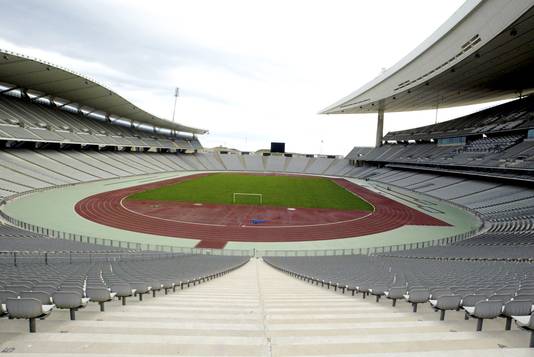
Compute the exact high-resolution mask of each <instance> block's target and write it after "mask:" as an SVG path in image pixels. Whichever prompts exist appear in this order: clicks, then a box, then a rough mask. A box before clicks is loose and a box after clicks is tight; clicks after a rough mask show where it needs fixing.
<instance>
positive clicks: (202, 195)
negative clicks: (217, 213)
mask: <svg viewBox="0 0 534 357" xmlns="http://www.w3.org/2000/svg"><path fill="white" fill-rule="evenodd" d="M234 192H242V193H261V194H262V195H263V205H264V206H278V207H294V208H333V209H343V210H364V211H372V210H373V207H372V206H371V205H370V204H369V203H367V202H366V201H364V200H362V199H361V198H359V197H358V196H355V195H354V194H352V193H350V192H348V191H347V190H345V189H344V188H342V187H341V186H339V185H337V184H336V183H335V182H333V181H332V180H330V179H327V178H322V177H299V176H260V175H243V174H230V173H220V174H212V175H208V176H202V177H199V178H197V179H192V180H189V181H184V182H181V183H177V184H173V185H169V186H163V187H160V188H157V189H153V190H148V191H144V192H139V193H136V194H133V195H132V196H130V197H128V199H129V200H156V201H177V202H193V203H215V204H233V193H234ZM236 203H238V204H259V198H258V197H255V196H239V197H237V199H236Z"/></svg>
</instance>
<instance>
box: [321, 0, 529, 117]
mask: <svg viewBox="0 0 534 357" xmlns="http://www.w3.org/2000/svg"><path fill="white" fill-rule="evenodd" d="M533 69H534V0H467V1H466V2H465V3H464V4H463V5H462V6H461V7H460V8H459V9H458V10H457V11H456V12H455V13H454V14H453V15H452V16H451V17H450V18H449V19H448V20H447V21H446V22H445V23H444V24H443V25H442V26H441V27H439V28H438V29H437V30H436V31H435V32H434V33H433V34H432V35H431V36H430V37H428V38H427V39H426V40H425V41H424V42H423V43H421V44H420V45H419V46H418V47H417V48H415V49H414V50H413V51H412V52H411V53H409V54H408V55H407V56H406V57H404V58H403V59H401V60H400V61H399V62H398V63H397V64H395V65H394V66H393V67H391V68H389V69H388V70H386V71H385V72H384V73H383V74H382V75H380V76H379V77H377V78H375V79H374V80H372V81H371V82H369V83H367V84H366V85H364V86H363V87H361V88H360V89H358V90H356V91H355V92H353V93H351V94H350V95H348V96H347V97H345V98H343V99H341V100H339V101H338V102H336V103H334V104H333V105H331V106H329V107H327V108H325V109H323V110H322V111H321V114H342V113H343V114H354V113H376V112H379V108H382V110H384V111H385V112H401V111H415V110H422V109H435V108H445V107H454V106H460V105H469V104H476V103H483V102H489V101H496V100H502V99H508V98H513V97H518V96H520V95H526V94H529V93H532V92H533V91H534V75H533Z"/></svg>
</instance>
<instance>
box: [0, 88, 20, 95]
mask: <svg viewBox="0 0 534 357" xmlns="http://www.w3.org/2000/svg"><path fill="white" fill-rule="evenodd" d="M19 88H20V87H18V86H14V87H11V88H7V89H4V90H2V91H0V94H4V93H8V92H11V91H12V90H16V89H19Z"/></svg>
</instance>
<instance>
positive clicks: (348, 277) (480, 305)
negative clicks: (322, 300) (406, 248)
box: [264, 256, 534, 347]
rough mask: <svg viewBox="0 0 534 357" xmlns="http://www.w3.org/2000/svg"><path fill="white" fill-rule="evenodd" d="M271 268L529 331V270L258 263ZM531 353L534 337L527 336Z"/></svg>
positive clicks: (492, 265)
mask: <svg viewBox="0 0 534 357" xmlns="http://www.w3.org/2000/svg"><path fill="white" fill-rule="evenodd" d="M264 261H265V262H266V263H268V264H270V265H271V266H273V267H275V268H277V269H279V270H282V271H284V272H286V273H289V274H291V275H293V276H296V277H298V278H301V279H304V280H306V281H308V282H310V283H312V284H316V285H320V286H323V287H326V288H328V289H333V290H335V291H338V290H339V291H341V292H342V293H351V294H352V295H356V294H362V297H363V298H365V297H366V296H369V295H373V296H375V297H376V301H377V302H378V301H379V300H380V298H381V297H385V298H387V299H390V300H392V306H396V303H397V301H398V300H402V301H406V302H408V303H409V304H411V305H412V308H413V312H417V307H418V304H421V303H429V304H430V305H431V306H432V308H433V309H435V311H440V320H444V319H445V312H446V311H449V310H461V309H462V310H463V311H464V312H465V318H466V319H469V318H470V317H473V318H475V319H476V320H477V325H476V330H477V331H481V330H482V327H483V321H484V319H494V318H498V317H502V318H505V320H506V322H505V327H504V328H505V330H510V329H511V323H512V320H516V321H517V324H518V326H521V327H524V328H525V329H530V330H533V329H534V315H533V311H534V270H532V268H531V265H530V264H525V263H502V262H446V261H427V260H423V261H421V260H418V259H405V258H404V259H403V258H389V257H380V256H375V257H367V256H329V257H264ZM531 337H532V338H531V339H532V342H531V347H534V333H533V334H532V336H531Z"/></svg>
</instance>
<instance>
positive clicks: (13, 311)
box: [6, 298, 54, 332]
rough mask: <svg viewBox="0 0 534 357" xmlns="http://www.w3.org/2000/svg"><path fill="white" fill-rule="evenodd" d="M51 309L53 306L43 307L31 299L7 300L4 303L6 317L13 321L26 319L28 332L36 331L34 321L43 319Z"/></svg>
mask: <svg viewBox="0 0 534 357" xmlns="http://www.w3.org/2000/svg"><path fill="white" fill-rule="evenodd" d="M53 308H54V305H53V304H49V305H43V304H42V303H41V302H40V301H39V300H37V299H33V298H20V299H13V298H8V299H7V301H6V311H7V314H8V316H9V317H10V318H13V319H28V320H29V324H30V332H35V331H36V326H35V319H36V318H45V317H46V316H48V315H49V314H50V312H51V311H52V309H53Z"/></svg>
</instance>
